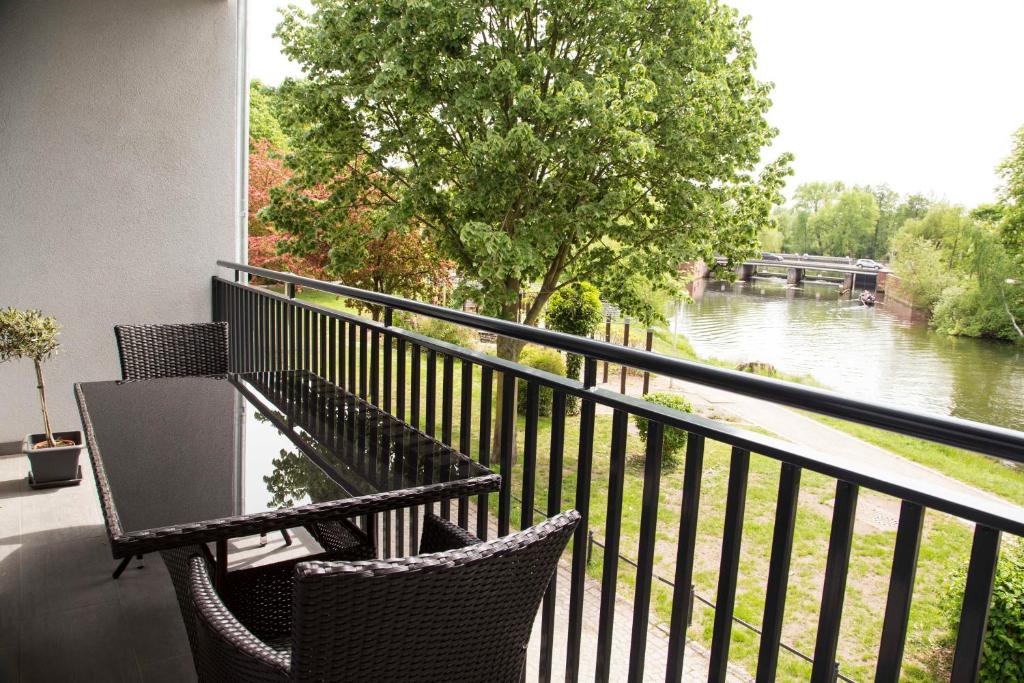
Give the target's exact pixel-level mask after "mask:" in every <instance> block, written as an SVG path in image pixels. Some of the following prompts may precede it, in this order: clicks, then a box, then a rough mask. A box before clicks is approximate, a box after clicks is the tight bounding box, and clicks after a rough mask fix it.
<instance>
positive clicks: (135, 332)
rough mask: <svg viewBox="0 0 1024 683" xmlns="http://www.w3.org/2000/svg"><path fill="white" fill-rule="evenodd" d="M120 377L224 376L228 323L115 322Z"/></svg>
mask: <svg viewBox="0 0 1024 683" xmlns="http://www.w3.org/2000/svg"><path fill="white" fill-rule="evenodd" d="M114 336H115V337H116V338H117V354H118V356H119V357H120V359H121V379H124V380H137V379H156V378H158V377H194V376H201V375H223V374H224V373H226V372H227V371H228V324H227V323H223V322H221V323H186V324H183V325H115V326H114Z"/></svg>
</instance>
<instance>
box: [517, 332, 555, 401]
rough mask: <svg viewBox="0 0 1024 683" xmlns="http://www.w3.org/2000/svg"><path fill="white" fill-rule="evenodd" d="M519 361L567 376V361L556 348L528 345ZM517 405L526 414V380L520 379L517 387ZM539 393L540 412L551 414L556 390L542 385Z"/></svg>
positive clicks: (538, 368)
mask: <svg viewBox="0 0 1024 683" xmlns="http://www.w3.org/2000/svg"><path fill="white" fill-rule="evenodd" d="M519 362H520V363H522V364H523V365H528V366H530V367H531V368H536V369H537V370H543V371H545V372H550V373H552V374H554V375H561V376H562V377H565V361H563V360H562V354H560V353H559V352H558V351H555V350H554V349H545V348H542V347H539V346H527V347H526V348H525V349H523V354H522V355H521V356H520V357H519ZM516 393H517V396H516V405H517V406H518V410H519V414H520V415H525V414H526V380H522V379H521V380H519V387H518V389H517V392H516ZM539 393H540V395H539V397H538V398H539V407H540V411H539V412H540V414H541V415H544V416H548V415H551V403H552V401H553V400H554V391H553V390H552V389H551V388H550V387H545V386H543V385H542V386H541V387H540V392H539Z"/></svg>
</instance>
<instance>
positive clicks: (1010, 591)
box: [941, 544, 1024, 683]
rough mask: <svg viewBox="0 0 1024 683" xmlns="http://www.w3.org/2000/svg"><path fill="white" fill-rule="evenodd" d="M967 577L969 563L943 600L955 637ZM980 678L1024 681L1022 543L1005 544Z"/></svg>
mask: <svg viewBox="0 0 1024 683" xmlns="http://www.w3.org/2000/svg"><path fill="white" fill-rule="evenodd" d="M966 577H967V570H966V568H965V567H961V568H960V569H959V570H957V571H956V572H954V573H953V574H952V576H951V577H950V581H949V590H947V591H946V593H945V597H944V598H943V600H942V603H941V604H942V607H943V609H944V611H945V613H946V619H947V620H948V622H949V626H950V630H951V631H952V637H953V638H954V639H955V638H956V633H957V628H958V626H959V624H960V610H961V607H962V606H963V600H964V583H965V581H966ZM978 680H979V681H981V683H990V682H991V683H995V682H996V681H999V682H1002V681H1024V547H1022V546H1021V545H1020V544H1017V545H1015V546H1011V545H1009V544H1006V545H1004V546H1003V551H1002V554H1001V556H1000V558H999V565H998V566H997V568H996V581H995V585H994V586H993V588H992V607H991V609H990V610H989V613H988V628H987V630H986V631H985V644H984V645H983V646H982V650H981V670H980V671H979V673H978Z"/></svg>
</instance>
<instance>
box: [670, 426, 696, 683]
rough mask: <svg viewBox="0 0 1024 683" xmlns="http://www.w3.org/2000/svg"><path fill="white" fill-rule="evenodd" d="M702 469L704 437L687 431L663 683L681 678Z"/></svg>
mask: <svg viewBox="0 0 1024 683" xmlns="http://www.w3.org/2000/svg"><path fill="white" fill-rule="evenodd" d="M703 470H704V437H703V436H700V435H699V434H690V435H689V438H688V439H687V441H686V463H685V465H684V468H683V503H682V508H681V511H680V513H679V541H678V544H677V546H676V571H675V579H674V581H673V583H674V585H675V588H674V589H673V591H672V616H671V621H670V626H669V637H668V666H667V667H666V671H665V681H666V683H679V681H681V680H682V678H683V654H684V653H685V652H686V627H687V626H689V623H690V614H691V610H692V609H693V604H692V595H693V593H692V588H693V557H694V550H695V548H696V545H697V515H698V512H699V509H700V482H701V475H702V474H703Z"/></svg>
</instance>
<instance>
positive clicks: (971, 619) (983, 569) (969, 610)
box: [950, 524, 1000, 683]
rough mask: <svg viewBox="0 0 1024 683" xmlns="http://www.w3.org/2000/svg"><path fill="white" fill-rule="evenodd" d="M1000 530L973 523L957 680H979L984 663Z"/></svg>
mask: <svg viewBox="0 0 1024 683" xmlns="http://www.w3.org/2000/svg"><path fill="white" fill-rule="evenodd" d="M999 540H1000V533H999V532H998V531H997V530H995V529H992V528H990V527H987V526H982V525H980V524H978V525H977V526H975V527H974V541H973V543H972V544H971V563H970V565H968V569H967V583H966V585H965V586H964V603H963V608H962V609H961V611H960V627H959V629H958V632H957V637H956V650H955V653H954V655H953V672H952V676H951V677H950V680H951V681H954V683H959V682H960V681H976V680H978V668H979V667H980V666H981V646H982V643H984V641H985V627H986V626H987V625H988V611H989V607H990V606H991V604H992V586H993V585H994V584H995V579H996V564H997V562H998V560H999Z"/></svg>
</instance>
